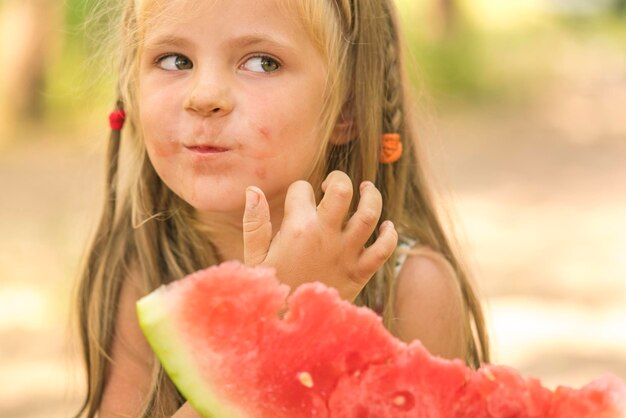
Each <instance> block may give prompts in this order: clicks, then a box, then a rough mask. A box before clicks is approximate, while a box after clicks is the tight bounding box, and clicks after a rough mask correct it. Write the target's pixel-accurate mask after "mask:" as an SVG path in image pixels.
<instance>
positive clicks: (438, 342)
mask: <svg viewBox="0 0 626 418" xmlns="http://www.w3.org/2000/svg"><path fill="white" fill-rule="evenodd" d="M396 294H397V298H396V305H395V314H396V317H397V321H396V326H397V333H398V337H399V338H400V339H402V340H404V341H406V342H409V341H412V340H414V339H419V340H420V341H421V342H422V344H424V346H425V347H426V348H427V349H428V351H430V352H431V354H434V355H437V356H440V357H446V358H461V359H463V358H465V354H466V351H467V348H466V347H467V337H466V331H465V326H464V322H465V313H464V310H463V299H462V294H461V290H460V288H459V285H458V282H457V280H456V276H455V273H454V270H453V269H452V267H451V266H450V265H449V263H448V262H447V261H446V260H445V259H444V257H443V256H442V255H440V254H438V253H436V252H434V251H425V252H423V253H420V254H418V255H412V256H409V257H408V258H407V260H406V262H405V263H404V266H403V267H402V270H401V271H400V274H399V276H398V281H397V293H396Z"/></svg>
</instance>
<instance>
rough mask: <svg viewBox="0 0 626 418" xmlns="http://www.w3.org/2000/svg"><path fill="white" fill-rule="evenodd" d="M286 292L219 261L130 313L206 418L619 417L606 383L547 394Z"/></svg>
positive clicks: (621, 392) (507, 372) (625, 395)
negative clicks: (434, 353) (442, 356)
mask: <svg viewBox="0 0 626 418" xmlns="http://www.w3.org/2000/svg"><path fill="white" fill-rule="evenodd" d="M288 294H289V288H288V287H287V286H286V285H283V284H280V283H279V282H278V280H277V279H276V277H275V276H274V273H273V271H272V270H270V269H265V268H254V269H253V268H247V267H244V266H242V265H241V264H239V263H236V262H227V263H224V264H222V265H220V266H216V267H211V268H209V269H206V270H202V271H199V272H197V273H194V274H191V275H189V276H187V277H186V278H184V279H182V280H179V281H176V282H174V283H172V284H170V285H168V286H162V287H160V288H159V289H157V290H155V291H154V292H152V293H151V294H149V295H148V296H146V297H144V298H143V299H141V300H140V301H139V302H138V304H137V309H138V315H139V321H140V324H141V327H142V329H143V331H144V333H145V335H146V338H147V339H148V341H149V343H150V345H151V346H152V348H153V349H154V351H155V353H156V355H157V356H158V358H159V359H160V361H161V363H162V365H163V367H164V368H165V370H166V371H167V372H168V374H169V376H170V377H171V379H172V381H173V382H174V383H175V384H176V385H177V387H178V388H179V390H180V392H181V393H182V394H183V395H184V396H185V397H186V398H187V399H188V400H189V402H190V403H191V404H192V405H193V406H194V408H195V409H196V410H197V411H198V412H199V413H200V414H201V415H202V416H203V417H206V418H209V417H219V418H301V417H302V418H304V417H329V418H405V417H406V418H422V417H434V418H448V417H449V418H469V417H473V418H482V417H484V418H505V417H506V418H514V417H519V418H522V417H528V418H533V417H537V418H539V417H546V418H565V417H567V418H582V417H585V418H587V417H588V418H591V417H601V418H617V417H622V416H626V414H624V412H625V411H626V384H624V382H623V381H621V380H619V379H617V378H614V377H604V378H601V379H598V380H597V381H594V382H592V383H591V384H589V385H587V386H585V387H584V388H582V389H580V390H574V389H570V388H565V387H560V388H558V389H557V390H556V391H554V392H553V391H550V390H548V389H546V388H544V387H543V386H542V385H541V383H540V382H539V381H538V380H536V379H526V378H524V377H522V376H521V375H520V374H519V373H518V372H516V371H515V370H514V369H512V368H507V367H503V366H485V367H483V368H481V369H480V370H478V371H473V370H471V369H469V368H468V367H467V366H465V364H464V363H463V362H461V361H460V360H452V361H450V360H444V359H440V358H437V357H433V356H431V355H430V354H429V353H428V352H427V351H426V349H425V348H424V347H423V346H422V345H421V344H420V343H419V342H418V341H414V342H412V343H411V344H405V343H403V342H401V341H400V340H398V339H396V338H394V337H393V336H391V335H390V334H389V333H388V332H387V330H386V329H385V328H384V326H383V324H382V321H381V318H380V317H379V316H378V315H376V314H375V313H374V312H373V311H371V310H369V309H367V308H359V307H356V306H354V305H352V304H350V303H348V302H346V301H343V300H341V299H340V297H339V295H338V293H337V292H336V290H335V289H332V288H328V287H326V286H324V285H323V284H321V283H308V284H305V285H302V286H300V287H299V288H298V289H296V290H295V291H294V292H293V294H292V295H290V296H289V297H288V298H287V295H288ZM285 312H286V313H285Z"/></svg>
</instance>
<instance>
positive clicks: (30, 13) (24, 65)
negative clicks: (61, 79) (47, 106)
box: [0, 0, 62, 144]
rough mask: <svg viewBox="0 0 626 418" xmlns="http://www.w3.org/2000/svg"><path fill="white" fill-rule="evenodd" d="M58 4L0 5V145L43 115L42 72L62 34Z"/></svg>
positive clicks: (18, 0)
mask: <svg viewBox="0 0 626 418" xmlns="http://www.w3.org/2000/svg"><path fill="white" fill-rule="evenodd" d="M60 4H61V2H58V1H55V0H4V1H3V2H2V3H0V63H2V64H1V66H0V144H1V143H3V142H6V141H8V140H9V137H10V136H11V133H12V132H14V130H15V128H16V127H17V126H18V125H19V124H20V123H32V122H35V121H38V120H40V119H41V117H42V115H43V91H44V82H45V75H46V69H47V67H48V66H49V64H50V61H51V58H52V55H53V53H54V52H56V51H57V50H58V41H59V36H60V34H61V33H62V31H61V26H62V14H61V13H60V12H61V8H60Z"/></svg>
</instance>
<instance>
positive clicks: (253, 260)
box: [243, 186, 272, 266]
mask: <svg viewBox="0 0 626 418" xmlns="http://www.w3.org/2000/svg"><path fill="white" fill-rule="evenodd" d="M271 241H272V223H271V221H270V209H269V205H268V203H267V200H266V199H265V195H264V194H263V192H262V191H261V189H259V188H258V187H254V186H250V187H248V188H247V189H246V207H245V209H244V212H243V260H244V263H245V264H246V265H248V266H256V265H257V264H261V263H262V262H263V261H264V260H265V256H267V252H268V250H269V248H270V243H271Z"/></svg>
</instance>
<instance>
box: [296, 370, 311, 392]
mask: <svg viewBox="0 0 626 418" xmlns="http://www.w3.org/2000/svg"><path fill="white" fill-rule="evenodd" d="M298 380H299V381H300V383H302V385H303V386H304V387H307V388H309V389H310V388H312V387H313V377H311V374H310V373H309V372H300V373H298Z"/></svg>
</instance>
